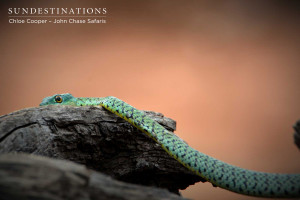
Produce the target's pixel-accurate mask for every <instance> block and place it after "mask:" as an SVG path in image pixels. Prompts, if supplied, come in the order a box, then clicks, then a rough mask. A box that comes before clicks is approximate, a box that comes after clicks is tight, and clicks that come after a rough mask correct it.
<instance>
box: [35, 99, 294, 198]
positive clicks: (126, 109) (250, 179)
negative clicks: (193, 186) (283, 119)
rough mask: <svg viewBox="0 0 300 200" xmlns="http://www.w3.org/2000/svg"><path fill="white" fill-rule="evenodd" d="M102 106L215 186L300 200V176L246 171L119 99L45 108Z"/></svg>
mask: <svg viewBox="0 0 300 200" xmlns="http://www.w3.org/2000/svg"><path fill="white" fill-rule="evenodd" d="M51 104H54V105H58V104H59V105H73V106H102V107H104V108H105V109H107V110H108V111H110V112H112V113H114V114H116V115H118V116H120V117H121V118H123V119H125V120H126V121H128V122H129V123H130V124H132V125H133V126H135V127H136V128H138V129H139V130H141V131H142V132H144V133H146V134H147V135H148V136H149V137H151V138H152V139H154V140H155V141H156V142H157V143H159V144H160V145H161V146H162V148H163V149H164V150H165V151H166V152H167V153H168V154H169V155H171V156H172V157H174V158H175V159H176V160H177V161H179V162H180V163H181V164H183V165H184V166H185V167H187V168H188V169H189V170H191V171H193V172H194V173H195V174H197V175H199V176H201V177H202V178H204V179H205V180H207V181H209V182H211V183H212V184H213V185H215V186H218V187H221V188H224V189H226V190H230V191H233V192H236V193H240V194H245V195H251V196H258V197H277V198H278V197H283V198H291V197H300V174H276V173H263V172H257V171H251V170H246V169H242V168H239V167H236V166H233V165H230V164H227V163H225V162H222V161H220V160H217V159H215V158H212V157H210V156H208V155H206V154H203V153H201V152H199V151H197V150H195V149H193V148H192V147H190V146H189V145H188V144H187V143H185V142H184V141H183V140H182V139H181V138H179V137H178V136H176V135H175V134H173V133H172V132H170V131H168V130H166V129H165V128H164V127H163V126H161V125H160V124H159V123H157V122H155V121H154V120H152V119H151V118H149V117H148V116H147V115H145V113H144V112H143V111H140V110H138V109H136V108H134V107H132V106H131V105H129V104H127V103H125V102H124V101H122V100H120V99H118V98H115V97H110V96H109V97H103V98H76V97H73V96H72V95H71V94H69V93H67V94H56V95H53V96H50V97H46V98H44V99H43V101H42V103H41V104H40V106H44V105H51Z"/></svg>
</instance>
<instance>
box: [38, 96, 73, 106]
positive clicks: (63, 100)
mask: <svg viewBox="0 0 300 200" xmlns="http://www.w3.org/2000/svg"><path fill="white" fill-rule="evenodd" d="M46 105H76V98H75V97H73V96H72V95H71V94H69V93H66V94H55V95H53V96H50V97H46V98H44V99H43V101H42V103H40V106H46Z"/></svg>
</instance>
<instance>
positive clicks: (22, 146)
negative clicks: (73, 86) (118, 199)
mask: <svg viewBox="0 0 300 200" xmlns="http://www.w3.org/2000/svg"><path fill="white" fill-rule="evenodd" d="M147 114H148V115H149V116H151V117H152V118H153V119H154V120H156V121H158V122H159V123H160V124H162V125H163V126H165V127H166V128H167V129H169V130H171V131H173V130H174V129H175V126H176V124H175V121H173V120H171V119H168V118H166V117H164V116H163V115H162V114H160V113H155V112H147ZM8 152H26V153H32V154H36V155H43V156H47V157H51V158H59V159H66V160H71V161H74V162H76V163H79V164H83V165H85V166H87V168H89V169H93V170H96V171H100V172H103V173H105V174H108V175H110V176H111V177H113V178H116V179H118V180H122V181H126V182H130V183H136V184H142V185H147V186H156V187H160V188H166V189H168V190H169V191H171V192H174V193H178V190H179V189H185V188H186V187H187V186H189V185H191V184H194V183H195V182H198V181H202V180H201V178H200V177H198V176H196V175H194V174H193V173H191V172H190V171H189V170H187V169H186V168H185V167H183V166H182V165H181V164H180V163H178V162H177V161H176V160H175V159H173V158H172V157H170V156H169V155H168V154H167V153H166V152H165V151H164V150H163V149H162V148H161V147H160V146H159V145H158V144H156V143H155V142H154V141H153V140H152V139H150V138H149V137H147V136H146V135H145V134H143V133H141V132H140V131H138V130H137V129H136V128H134V127H133V126H131V125H130V124H129V123H128V122H126V121H125V120H123V119H121V118H119V117H118V116H116V115H114V114H111V113H110V112H108V111H106V110H104V109H103V108H101V107H72V106H43V107H37V108H28V109H24V110H20V111H16V112H13V113H10V114H8V115H4V116H1V117H0V153H8Z"/></svg>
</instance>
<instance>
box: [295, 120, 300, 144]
mask: <svg viewBox="0 0 300 200" xmlns="http://www.w3.org/2000/svg"><path fill="white" fill-rule="evenodd" d="M294 130H295V133H294V142H295V144H296V145H297V147H298V149H300V120H298V121H297V122H296V124H295V125H294Z"/></svg>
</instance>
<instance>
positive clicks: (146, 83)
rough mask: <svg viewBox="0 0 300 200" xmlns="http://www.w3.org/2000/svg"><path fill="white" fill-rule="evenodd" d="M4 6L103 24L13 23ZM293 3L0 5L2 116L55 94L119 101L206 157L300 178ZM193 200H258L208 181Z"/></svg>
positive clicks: (192, 192)
mask: <svg viewBox="0 0 300 200" xmlns="http://www.w3.org/2000/svg"><path fill="white" fill-rule="evenodd" d="M9 7H69V8H72V7H73V8H74V7H86V8H87V7H96V8H103V7H106V8H107V10H108V13H107V18H106V20H107V24H81V25H80V24H41V25H36V24H9V23H8V14H7V9H8V8H9ZM299 8H300V6H299V2H297V1H173V0H172V1H171V0H169V1H158V0H152V1H149V0H148V1H72V2H68V3H66V2H65V1H47V2H46V1H26V2H24V1H22V2H21V1H1V19H0V23H1V32H0V36H1V37H0V40H1V46H0V53H1V54H0V55H1V59H0V70H1V73H0V91H1V98H0V101H1V103H0V114H1V115H3V114H7V113H10V112H12V111H15V110H18V109H22V108H26V107H34V106H38V105H39V103H40V102H41V100H42V99H43V98H44V97H46V96H50V95H53V94H56V93H66V92H69V93H71V94H73V95H74V96H76V97H103V96H116V97H118V98H120V99H122V100H124V101H126V102H128V103H129V104H131V105H133V106H135V107H136V108H139V109H143V110H153V111H157V112H161V113H163V114H164V115H165V116H167V117H170V118H172V119H174V120H176V121H177V131H176V133H177V134H178V135H179V136H180V137H181V138H183V139H184V140H185V141H187V142H188V143H189V145H191V146H192V147H194V148H196V149H198V150H199V151H201V152H203V153H206V154H208V155H211V156H213V157H215V158H217V159H220V160H222V161H225V162H228V163H231V164H233V165H237V166H240V167H243V168H247V169H252V170H259V171H266V172H279V173H299V172H300V159H299V155H300V154H299V150H298V149H297V148H296V146H295V145H294V144H293V138H292V133H293V129H292V125H293V124H294V123H295V122H296V120H297V119H299V117H300V115H299V114H300V106H299V99H300V87H299V86H300V76H299V75H300V65H299V64H300V62H299V61H300V58H299V52H300V51H299V50H300V41H299V35H300V29H299V24H300V23H299V22H300V17H299V15H300V14H299ZM182 195H183V196H184V197H187V198H192V199H207V198H209V199H254V197H246V196H243V195H238V194H234V193H232V192H228V191H225V190H223V189H220V188H214V187H212V185H211V184H209V183H205V184H203V183H197V184H196V185H194V186H190V187H189V188H188V189H186V190H185V191H182Z"/></svg>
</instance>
